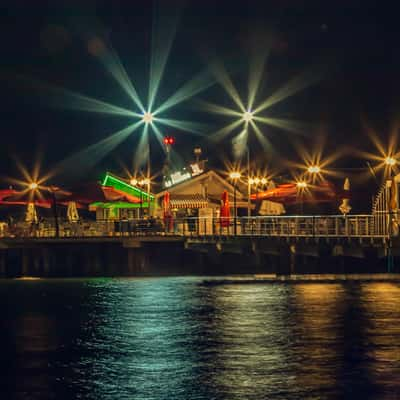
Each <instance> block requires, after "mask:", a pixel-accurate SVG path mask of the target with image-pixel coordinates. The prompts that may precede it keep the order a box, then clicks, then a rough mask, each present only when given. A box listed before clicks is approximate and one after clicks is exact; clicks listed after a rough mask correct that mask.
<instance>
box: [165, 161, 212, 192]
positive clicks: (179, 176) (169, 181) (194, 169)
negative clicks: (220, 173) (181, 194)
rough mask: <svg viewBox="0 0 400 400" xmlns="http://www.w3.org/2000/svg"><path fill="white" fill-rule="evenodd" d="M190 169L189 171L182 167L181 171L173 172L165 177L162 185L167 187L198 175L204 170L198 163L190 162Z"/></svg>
mask: <svg viewBox="0 0 400 400" xmlns="http://www.w3.org/2000/svg"><path fill="white" fill-rule="evenodd" d="M190 170H191V172H189V171H188V170H186V168H184V169H183V170H182V171H177V172H174V173H172V174H171V175H169V176H167V177H165V181H164V186H165V187H166V188H169V187H171V186H173V185H176V184H178V183H181V182H184V181H187V180H188V179H190V178H193V177H194V176H197V175H200V174H201V173H203V172H204V170H203V169H201V168H200V166H199V164H190Z"/></svg>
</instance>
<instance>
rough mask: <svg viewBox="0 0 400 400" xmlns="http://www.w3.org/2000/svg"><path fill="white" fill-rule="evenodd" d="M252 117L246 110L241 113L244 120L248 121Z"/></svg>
mask: <svg viewBox="0 0 400 400" xmlns="http://www.w3.org/2000/svg"><path fill="white" fill-rule="evenodd" d="M252 119H253V113H252V112H251V111H250V110H248V111H246V112H244V113H243V120H244V121H246V122H250V121H251V120H252Z"/></svg>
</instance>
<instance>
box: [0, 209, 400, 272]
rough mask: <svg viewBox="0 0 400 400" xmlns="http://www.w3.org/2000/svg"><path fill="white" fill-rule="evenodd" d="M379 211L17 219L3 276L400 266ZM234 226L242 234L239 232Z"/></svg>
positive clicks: (0, 261)
mask: <svg viewBox="0 0 400 400" xmlns="http://www.w3.org/2000/svg"><path fill="white" fill-rule="evenodd" d="M381 220H382V218H381V217H379V219H378V217H377V216H376V215H351V216H345V217H344V216H331V215H320V216H279V217H243V218H238V219H237V221H235V222H236V224H237V226H236V227H235V226H233V223H230V224H229V226H223V225H224V224H221V219H212V218H184V219H176V220H174V221H168V224H165V223H162V221H157V220H151V219H149V220H145V219H141V220H126V221H114V222H111V221H82V222H79V223H78V222H76V223H67V222H60V224H59V227H58V230H57V231H56V229H55V226H54V224H53V223H52V221H44V222H42V223H41V224H39V225H38V226H37V227H34V228H32V226H28V225H26V224H25V225H24V224H19V225H17V226H15V227H14V228H13V229H9V230H5V231H4V232H3V234H2V237H1V239H0V276H3V277H14V276H119V275H122V276H126V275H128V276H135V275H151V274H157V275H158V274H177V275H180V274H211V275H212V274H221V273H244V274H253V273H259V274H263V273H274V274H278V275H282V276H284V275H294V274H311V273H313V274H323V273H333V274H335V273H340V274H346V273H379V272H380V273H382V272H399V271H398V269H399V268H398V267H397V266H396V263H395V262H394V260H395V259H396V257H397V256H400V242H399V241H398V240H397V238H396V237H393V235H391V231H392V228H391V226H390V225H391V223H390V221H391V218H390V215H387V216H386V220H387V224H383V223H382V221H381ZM235 232H236V234H235Z"/></svg>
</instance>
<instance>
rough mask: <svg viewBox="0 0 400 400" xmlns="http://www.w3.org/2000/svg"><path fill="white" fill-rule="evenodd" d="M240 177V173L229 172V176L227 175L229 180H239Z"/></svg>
mask: <svg viewBox="0 0 400 400" xmlns="http://www.w3.org/2000/svg"><path fill="white" fill-rule="evenodd" d="M240 177H241V174H240V172H235V171H234V172H231V173H230V174H229V178H231V179H239V178H240Z"/></svg>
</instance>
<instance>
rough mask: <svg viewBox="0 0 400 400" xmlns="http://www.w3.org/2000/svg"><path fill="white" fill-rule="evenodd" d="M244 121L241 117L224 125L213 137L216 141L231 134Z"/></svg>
mask: <svg viewBox="0 0 400 400" xmlns="http://www.w3.org/2000/svg"><path fill="white" fill-rule="evenodd" d="M242 123H243V121H242V120H241V119H237V120H236V121H233V122H232V123H230V124H229V125H227V126H225V127H223V128H222V129H220V130H219V131H217V132H215V133H214V135H213V137H212V139H213V140H215V141H220V140H222V139H223V138H224V137H225V136H227V135H229V134H230V133H231V132H232V131H233V130H234V129H235V128H237V127H238V126H240V125H242Z"/></svg>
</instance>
